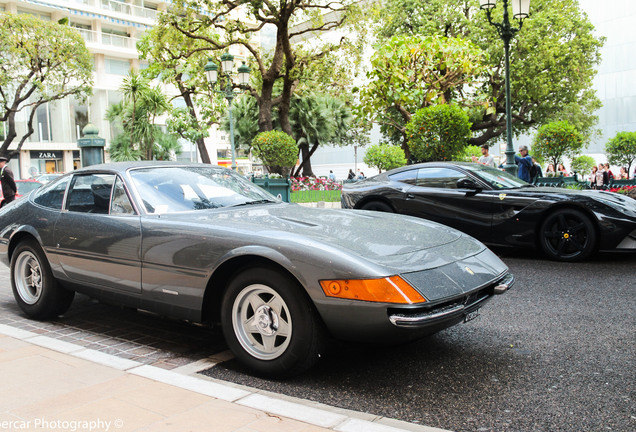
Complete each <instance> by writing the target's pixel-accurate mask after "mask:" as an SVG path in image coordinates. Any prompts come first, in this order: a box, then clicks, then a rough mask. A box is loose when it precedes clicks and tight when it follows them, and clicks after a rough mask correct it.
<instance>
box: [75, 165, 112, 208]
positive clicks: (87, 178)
mask: <svg viewBox="0 0 636 432" xmlns="http://www.w3.org/2000/svg"><path fill="white" fill-rule="evenodd" d="M114 182H115V175H113V174H85V175H75V176H74V177H73V181H72V183H71V187H70V189H69V192H68V197H67V198H66V209H67V210H68V211H74V212H81V213H102V214H108V209H109V208H110V194H111V192H112V189H113V183H114Z"/></svg>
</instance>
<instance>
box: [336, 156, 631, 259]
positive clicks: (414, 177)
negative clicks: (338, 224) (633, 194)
mask: <svg viewBox="0 0 636 432" xmlns="http://www.w3.org/2000/svg"><path fill="white" fill-rule="evenodd" d="M342 207H343V208H350V209H365V210H379V211H385V212H395V213H402V214H407V215H412V216H418V217H422V218H425V219H429V220H432V221H437V222H441V223H443V224H445V225H448V226H451V227H453V228H457V229H459V230H461V231H463V232H465V233H467V234H470V235H471V236H473V237H475V238H477V239H479V240H481V241H482V242H484V243H486V244H490V245H502V246H516V247H537V248H539V249H541V250H542V251H543V252H544V253H545V255H546V256H547V257H549V258H551V259H555V260H560V261H580V260H583V259H585V258H587V257H589V256H590V255H591V254H592V253H593V252H595V251H598V250H602V251H608V250H621V251H636V200H634V199H632V198H629V197H627V196H624V195H621V194H617V193H612V192H604V191H589V190H583V191H582V190H573V189H563V188H554V187H536V186H533V185H531V184H528V183H526V182H524V181H523V180H520V179H518V178H516V177H514V176H511V175H509V174H507V173H505V172H503V171H500V170H497V169H494V168H489V167H486V166H484V165H481V164H474V163H462V162H457V163H447V162H436V163H424V164H417V165H409V166H405V167H402V168H398V169H395V170H392V171H388V172H386V173H383V174H380V175H377V176H375V177H371V178H369V179H367V180H364V181H360V182H357V183H353V184H345V186H344V187H343V190H342Z"/></svg>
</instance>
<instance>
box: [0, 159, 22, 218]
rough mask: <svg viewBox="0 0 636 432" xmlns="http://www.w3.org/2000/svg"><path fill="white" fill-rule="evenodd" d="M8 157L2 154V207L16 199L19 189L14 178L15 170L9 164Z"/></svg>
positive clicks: (0, 160)
mask: <svg viewBox="0 0 636 432" xmlns="http://www.w3.org/2000/svg"><path fill="white" fill-rule="evenodd" d="M7 162H9V159H7V158H6V157H4V156H0V183H2V196H3V199H2V204H0V207H4V206H5V205H7V204H9V203H10V202H11V201H13V200H15V194H16V193H17V191H18V187H17V186H16V184H15V180H14V178H13V171H11V168H9V167H8V166H7Z"/></svg>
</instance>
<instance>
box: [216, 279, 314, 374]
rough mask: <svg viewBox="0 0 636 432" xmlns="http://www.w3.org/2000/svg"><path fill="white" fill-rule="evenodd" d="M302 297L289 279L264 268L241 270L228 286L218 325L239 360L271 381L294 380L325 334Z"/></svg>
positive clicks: (312, 360)
mask: <svg viewBox="0 0 636 432" xmlns="http://www.w3.org/2000/svg"><path fill="white" fill-rule="evenodd" d="M303 291H304V289H303V287H302V286H300V284H299V283H298V282H296V281H295V280H292V278H291V277H289V276H287V275H285V274H282V273H281V272H278V271H276V270H273V269H270V268H266V267H259V268H246V269H244V270H243V271H241V272H239V273H238V274H237V276H235V277H234V278H233V279H232V280H231V282H230V283H229V285H228V287H227V290H226V292H225V294H224V296H223V302H222V305H221V323H222V326H223V334H224V336H225V340H226V342H227V344H228V346H229V348H230V350H231V351H232V352H233V353H234V355H235V356H236V358H237V359H238V360H240V361H241V362H242V363H243V364H245V365H246V366H247V367H249V368H250V369H252V370H253V371H255V372H257V373H259V374H262V375H266V376H270V377H286V376H292V375H297V374H299V373H301V372H303V371H305V370H307V369H309V368H310V367H311V366H313V364H314V363H315V362H316V361H318V359H319V357H320V354H321V352H322V350H323V349H324V345H325V332H324V329H323V326H322V322H321V321H320V318H319V317H318V313H317V312H316V310H315V308H314V306H313V304H312V303H311V302H310V301H309V299H308V298H307V295H306V294H305V293H304V292H303Z"/></svg>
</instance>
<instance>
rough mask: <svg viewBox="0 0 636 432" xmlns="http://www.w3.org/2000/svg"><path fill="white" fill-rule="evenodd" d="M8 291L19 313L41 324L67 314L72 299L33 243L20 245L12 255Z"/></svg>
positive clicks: (70, 293)
mask: <svg viewBox="0 0 636 432" xmlns="http://www.w3.org/2000/svg"><path fill="white" fill-rule="evenodd" d="M11 288H12V289H13V296H14V297H15V300H16V302H17V304H18V306H19V307H20V309H22V311H23V312H24V313H25V314H27V315H28V316H29V317H30V318H34V319H41V320H43V319H49V318H54V317H56V316H58V315H61V314H63V313H64V312H66V310H67V309H68V308H69V306H70V305H71V303H72V302H73V297H74V296H75V292H74V291H69V290H66V289H64V288H62V287H61V286H59V284H58V283H57V281H56V280H55V279H54V278H53V273H52V272H51V267H50V266H49V262H48V261H47V259H46V256H45V255H44V251H42V248H41V247H40V245H39V244H38V243H37V242H36V241H35V240H25V241H22V242H21V243H20V244H19V245H18V246H17V247H16V249H15V251H14V252H13V255H12V257H11Z"/></svg>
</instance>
